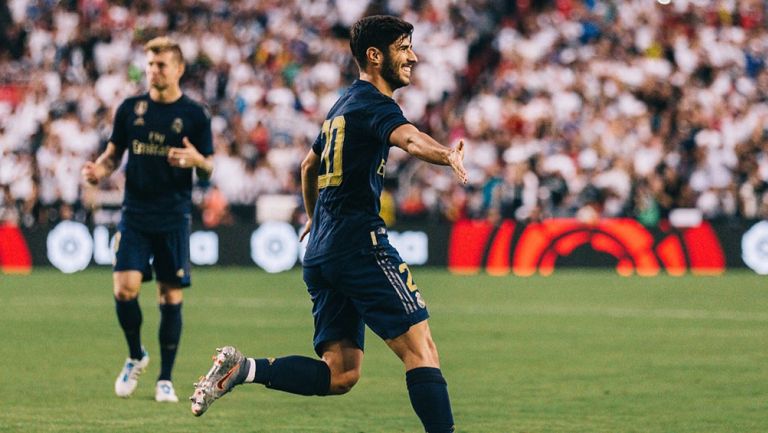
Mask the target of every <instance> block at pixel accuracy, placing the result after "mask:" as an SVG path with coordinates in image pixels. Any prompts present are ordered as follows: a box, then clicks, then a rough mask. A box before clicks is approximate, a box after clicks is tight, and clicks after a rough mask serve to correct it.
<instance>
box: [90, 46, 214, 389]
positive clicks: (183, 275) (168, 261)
mask: <svg viewBox="0 0 768 433" xmlns="http://www.w3.org/2000/svg"><path fill="white" fill-rule="evenodd" d="M144 48H145V51H146V54H147V70H146V72H147V81H148V85H149V92H148V93H146V94H143V95H140V96H135V97H131V98H128V99H126V100H125V101H123V103H122V104H121V105H120V107H119V108H118V109H117V112H116V114H115V122H114V128H113V131H112V136H111V138H110V139H109V143H108V144H107V147H106V150H105V151H104V152H103V153H102V154H101V155H100V156H99V157H98V158H97V159H96V161H95V162H87V163H86V164H85V166H84V167H83V169H82V175H83V178H84V179H85V180H86V181H87V182H88V183H91V184H96V183H97V182H98V181H99V180H100V179H102V178H104V177H106V176H109V175H110V174H112V172H113V171H114V170H115V169H116V168H117V167H118V166H119V165H120V162H121V160H122V157H123V154H124V153H125V151H126V149H127V150H128V161H127V163H126V168H125V179H126V181H125V197H124V200H123V209H122V220H121V221H120V224H119V226H118V231H117V234H116V235H115V263H114V267H113V287H114V295H115V306H116V310H117V318H118V321H119V322H120V326H121V327H122V329H123V333H124V334H125V339H126V341H127V342H128V350H129V355H128V358H127V359H126V361H125V364H124V366H123V369H122V371H121V372H120V375H119V376H118V377H117V380H116V381H115V393H116V394H117V395H118V396H120V397H128V396H130V395H131V394H132V393H133V392H134V390H135V389H136V385H137V381H138V378H139V375H140V374H141V373H142V372H143V371H144V369H145V368H146V367H147V364H148V362H149V356H148V354H147V351H146V350H145V349H144V347H143V346H142V344H141V332H140V331H141V322H142V313H141V308H140V306H139V302H138V296H139V290H140V288H141V283H142V282H143V281H149V280H151V279H152V267H154V270H155V273H156V274H157V275H156V279H157V282H158V303H159V306H160V330H159V341H160V359H161V365H160V375H159V376H158V378H157V384H156V386H155V400H157V401H164V402H177V401H178V397H177V396H176V392H175V391H174V389H173V383H172V382H171V371H172V369H173V364H174V361H175V359H176V352H177V349H178V345H179V340H180V337H181V327H182V316H181V307H182V290H181V289H182V288H184V287H188V286H189V285H190V275H189V271H190V262H189V233H190V221H191V217H190V214H191V210H192V202H191V194H192V169H193V168H194V169H196V171H197V175H198V177H200V178H209V177H210V175H211V172H212V171H213V163H212V160H211V158H210V155H211V154H212V153H213V144H212V138H211V122H210V116H209V115H208V113H207V111H206V110H205V109H204V108H203V107H202V106H201V105H200V104H198V103H197V102H195V101H193V100H191V99H189V98H188V97H186V96H185V95H184V94H183V93H182V91H181V88H180V86H179V80H180V79H181V76H182V75H183V74H184V57H183V54H182V52H181V49H180V48H179V45H178V44H177V43H176V42H174V41H172V40H171V39H168V38H165V37H159V38H155V39H152V40H151V41H149V42H148V43H147V44H146V45H145V46H144Z"/></svg>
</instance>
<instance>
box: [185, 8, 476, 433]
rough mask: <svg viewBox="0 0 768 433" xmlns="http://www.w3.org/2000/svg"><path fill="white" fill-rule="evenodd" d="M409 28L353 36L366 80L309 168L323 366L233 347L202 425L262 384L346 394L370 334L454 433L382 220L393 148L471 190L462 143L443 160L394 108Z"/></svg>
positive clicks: (427, 410)
mask: <svg viewBox="0 0 768 433" xmlns="http://www.w3.org/2000/svg"><path fill="white" fill-rule="evenodd" d="M412 32H413V26H412V25H411V24H410V23H407V22H405V21H403V20H400V19H398V18H395V17H390V16H371V17H367V18H363V19H361V20H360V21H358V22H357V23H356V24H355V25H354V26H353V28H352V31H351V40H350V47H351V50H352V54H353V55H354V57H355V60H356V62H357V64H358V66H359V69H360V79H359V80H357V81H355V82H354V83H353V84H352V86H351V87H350V88H349V89H348V90H347V92H346V93H345V94H344V95H343V96H342V97H341V98H340V99H339V100H338V101H337V102H336V104H335V105H334V106H333V108H332V109H331V111H330V113H329V114H328V116H327V118H326V119H327V120H326V121H325V122H324V123H323V126H322V131H321V133H320V135H319V137H318V139H317V140H316V141H315V143H314V145H313V146H312V149H311V150H310V151H309V153H308V154H307V156H306V158H305V159H304V162H303V163H302V193H303V196H304V204H305V207H306V210H307V214H308V216H309V220H308V222H307V225H306V227H305V229H304V233H303V234H302V238H303V237H304V235H306V234H307V233H310V231H311V234H310V237H309V244H308V246H307V251H306V255H305V256H304V281H305V282H306V284H307V288H308V291H309V293H310V295H311V297H312V302H313V304H314V306H313V311H312V312H313V315H314V320H315V336H314V348H315V352H316V353H317V354H318V355H319V356H320V358H321V360H318V359H314V358H309V357H303V356H288V357H283V358H262V359H254V358H246V357H244V356H243V355H242V354H241V353H240V352H239V351H238V350H237V349H235V348H234V347H232V346H227V347H224V348H223V349H219V353H218V355H217V356H216V357H215V360H214V365H213V367H212V368H211V369H210V370H209V372H208V373H207V375H206V376H205V377H204V378H201V380H200V382H199V383H198V384H196V387H195V392H194V394H193V396H192V397H191V400H192V412H193V413H194V414H195V415H198V416H199V415H202V414H203V413H204V412H205V411H206V410H207V409H208V407H209V406H210V405H211V403H213V401H215V400H216V399H218V398H219V397H221V396H222V395H224V394H226V393H227V392H229V391H230V390H231V389H232V388H233V387H234V386H235V385H239V384H241V383H247V382H255V383H261V384H264V385H266V386H267V387H268V388H272V389H278V390H282V391H287V392H290V393H294V394H301V395H333V394H344V393H346V392H348V391H349V390H350V389H351V388H352V387H353V386H354V385H355V383H357V381H358V379H359V378H360V370H361V365H362V361H363V343H364V331H365V328H364V326H365V325H368V327H370V328H371V329H372V330H373V331H374V332H375V333H376V334H377V335H378V336H379V337H381V338H382V339H384V341H385V342H386V343H387V345H388V346H389V347H390V348H391V349H392V351H393V352H395V354H396V355H397V356H398V357H399V358H400V359H401V360H402V362H403V364H404V366H405V372H406V373H405V374H406V382H407V387H408V393H409V395H410V399H411V403H412V405H413V408H414V410H415V411H416V414H417V415H418V416H419V418H420V419H421V422H422V424H423V425H424V428H425V430H426V431H427V432H430V433H438V432H440V433H442V432H452V431H454V427H453V424H454V423H453V416H452V412H451V405H450V401H449V398H448V390H447V385H446V382H445V379H444V378H443V376H442V373H441V371H440V363H439V360H438V354H437V348H436V346H435V343H434V342H433V340H432V336H431V333H430V329H429V325H428V323H427V318H428V317H429V314H428V313H427V308H426V304H425V302H424V299H423V298H422V296H421V294H420V293H419V291H418V289H417V287H416V284H415V283H414V281H413V277H412V275H411V272H410V270H409V269H408V265H407V264H406V263H404V262H403V260H402V259H401V258H400V256H399V254H398V253H397V251H396V250H395V249H394V248H393V247H392V246H391V245H390V244H389V240H388V238H387V231H386V228H385V227H384V222H383V221H382V219H381V218H380V217H379V210H380V201H379V199H380V196H381V192H382V186H383V180H384V170H385V166H386V162H387V157H388V154H389V148H390V146H393V145H394V146H397V147H400V148H401V149H403V150H405V151H406V152H408V153H409V154H411V155H414V156H416V157H417V158H419V159H422V160H424V161H427V162H430V163H433V164H440V165H448V166H450V167H451V168H452V169H453V170H454V172H455V175H456V177H457V178H458V179H459V181H460V182H462V183H466V181H467V174H466V171H465V169H464V166H463V162H462V161H463V157H464V149H463V146H464V145H463V142H459V144H458V145H457V146H456V147H455V148H453V149H450V148H447V147H444V146H442V145H440V144H439V143H437V142H436V141H435V140H434V139H432V138H431V137H430V136H429V135H427V134H424V133H422V132H420V131H419V130H418V129H417V128H416V127H415V126H413V125H412V124H410V123H409V122H408V120H406V119H405V117H404V116H403V113H402V111H401V110H400V107H399V106H398V105H397V103H395V101H394V100H393V99H392V94H393V92H394V91H395V90H396V89H398V88H400V87H404V86H407V85H408V84H409V83H410V80H411V72H412V68H413V66H414V65H415V64H416V62H417V57H416V54H415V53H414V51H413V46H412V43H411V34H412Z"/></svg>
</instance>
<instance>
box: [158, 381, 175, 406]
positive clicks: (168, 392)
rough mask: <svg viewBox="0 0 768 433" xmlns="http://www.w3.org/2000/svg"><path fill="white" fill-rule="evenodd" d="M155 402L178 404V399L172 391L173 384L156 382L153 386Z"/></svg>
mask: <svg viewBox="0 0 768 433" xmlns="http://www.w3.org/2000/svg"><path fill="white" fill-rule="evenodd" d="M155 401H159V402H169V403H178V402H179V397H177V396H176V391H175V390H174V389H173V382H171V381H170V380H158V381H157V384H156V385H155Z"/></svg>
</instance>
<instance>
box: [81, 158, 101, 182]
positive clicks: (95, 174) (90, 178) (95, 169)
mask: <svg viewBox="0 0 768 433" xmlns="http://www.w3.org/2000/svg"><path fill="white" fill-rule="evenodd" d="M80 174H81V175H82V176H83V180H85V181H86V182H88V183H89V184H91V185H96V184H97V183H98V182H99V179H101V178H102V177H103V174H100V172H99V165H98V164H96V163H95V162H93V161H88V162H86V163H85V165H83V168H82V170H80Z"/></svg>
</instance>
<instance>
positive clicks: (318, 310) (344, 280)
mask: <svg viewBox="0 0 768 433" xmlns="http://www.w3.org/2000/svg"><path fill="white" fill-rule="evenodd" d="M374 238H375V239H376V241H375V242H376V245H371V248H370V249H366V250H364V251H362V252H360V253H359V254H350V255H347V256H344V257H343V258H342V259H338V260H329V261H327V262H325V263H322V264H319V265H313V266H305V267H304V282H305V283H306V284H307V290H308V291H309V294H310V296H311V297H312V304H313V306H312V315H313V316H314V319H315V336H314V345H315V352H317V354H318V355H319V356H322V353H321V352H322V345H323V343H325V342H329V341H338V340H342V339H350V340H352V341H353V342H355V344H357V346H358V347H360V349H363V348H364V343H365V326H364V325H368V327H369V328H371V330H372V331H373V332H374V333H376V335H378V336H379V337H381V338H382V339H385V340H388V339H392V338H395V337H398V336H400V335H402V334H404V333H405V332H406V331H408V329H409V328H410V327H411V326H413V325H415V324H417V323H419V322H422V321H424V320H426V319H427V318H428V317H429V313H428V312H427V306H426V304H425V303H424V300H423V298H422V296H421V293H419V291H418V289H417V288H416V284H415V283H414V281H413V276H412V275H411V271H410V269H409V268H408V265H407V264H405V262H403V259H401V258H400V255H399V254H398V253H397V250H395V248H394V247H392V246H391V245H390V244H389V241H388V239H387V236H386V234H378V235H375V236H372V239H374Z"/></svg>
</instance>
